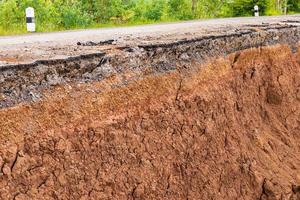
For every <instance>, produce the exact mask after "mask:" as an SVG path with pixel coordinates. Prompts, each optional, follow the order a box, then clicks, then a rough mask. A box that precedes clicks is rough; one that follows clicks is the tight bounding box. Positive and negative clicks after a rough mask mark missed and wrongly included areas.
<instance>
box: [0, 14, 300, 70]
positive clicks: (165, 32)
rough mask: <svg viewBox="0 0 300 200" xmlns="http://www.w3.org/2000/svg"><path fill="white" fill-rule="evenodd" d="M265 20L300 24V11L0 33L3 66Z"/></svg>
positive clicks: (238, 27)
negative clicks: (147, 23) (94, 43)
mask: <svg viewBox="0 0 300 200" xmlns="http://www.w3.org/2000/svg"><path fill="white" fill-rule="evenodd" d="M264 23H265V24H293V25H297V26H300V15H289V16H272V17H242V18H224V19H210V20H195V21H186V22H179V23H164V24H154V25H143V26H134V27H119V28H102V29H88V30H76V31H64V32H52V33H33V34H25V35H17V36H5V37H0V66H3V65H10V64H20V63H30V62H34V61H35V60H40V59H58V58H66V57H70V56H74V55H81V54H88V53H95V52H100V51H103V50H104V51H105V50H106V49H108V48H114V47H116V46H124V45H126V46H128V45H129V46H135V45H137V44H149V43H160V42H162V43H165V42H172V41H176V40H179V39H186V38H195V37H201V36H204V35H218V34H227V33H231V32H235V31H236V30H243V29H249V27H256V26H255V25H263V24H264ZM108 39H114V40H115V42H114V44H113V47H111V46H109V45H104V46H78V45H77V42H87V41H93V42H100V41H104V40H108Z"/></svg>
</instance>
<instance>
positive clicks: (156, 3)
mask: <svg viewBox="0 0 300 200" xmlns="http://www.w3.org/2000/svg"><path fill="white" fill-rule="evenodd" d="M255 4H257V5H259V7H260V13H261V15H279V14H293V13H300V0H0V35H9V34H19V33H24V32H26V24H25V23H26V22H25V8H26V7H29V6H31V7H33V8H34V9H35V11H36V19H35V20H36V24H37V31H39V32H47V31H57V30H69V29H81V28H96V27H107V26H128V25H137V24H148V23H156V22H170V21H180V20H192V19H206V18H216V17H236V16H251V15H253V6H254V5H255Z"/></svg>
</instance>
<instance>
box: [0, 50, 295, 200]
mask: <svg viewBox="0 0 300 200" xmlns="http://www.w3.org/2000/svg"><path fill="white" fill-rule="evenodd" d="M194 68H195V70H194V71H193V72H190V73H183V72H182V73H179V72H177V71H170V72H168V73H164V74H157V75H150V76H146V77H144V78H143V79H140V80H135V81H131V82H129V83H128V84H127V85H125V86H122V87H115V88H111V87H110V83H111V82H113V81H114V79H113V77H112V78H111V79H107V80H105V81H101V82H97V81H95V82H91V83H86V84H77V83H74V84H65V85H57V86H55V87H52V88H50V89H48V91H46V92H45V94H44V98H43V99H42V100H41V101H38V102H35V103H34V102H33V103H30V104H29V103H28V104H25V103H24V104H19V105H16V106H14V107H8V108H3V109H1V110H0V131H1V135H0V139H1V140H0V171H1V174H0V198H1V199H261V200H267V199H294V200H296V199H300V189H299V188H300V156H299V155H300V146H299V144H300V139H299V138H300V137H299V134H300V98H299V91H300V54H299V53H298V54H293V53H292V52H291V50H290V48H289V47H287V46H276V47H265V48H253V49H248V50H243V51H241V52H238V53H233V54H231V55H229V56H227V57H226V58H218V59H214V60H211V61H209V62H207V63H206V64H203V65H196V64H195V66H194Z"/></svg>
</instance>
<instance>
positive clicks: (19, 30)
mask: <svg viewBox="0 0 300 200" xmlns="http://www.w3.org/2000/svg"><path fill="white" fill-rule="evenodd" d="M176 21H179V20H174V19H165V20H160V21H150V20H147V21H134V22H126V23H106V24H91V25H90V26H87V27H72V28H70V29H66V28H63V27H57V26H53V25H41V24H37V25H36V32H37V33H45V32H57V31H67V30H84V29H98V28H114V27H130V26H138V25H147V24H159V23H167V22H176ZM26 33H27V30H26V25H22V26H21V25H20V26H15V27H10V28H8V29H4V28H2V27H0V36H8V35H21V34H26Z"/></svg>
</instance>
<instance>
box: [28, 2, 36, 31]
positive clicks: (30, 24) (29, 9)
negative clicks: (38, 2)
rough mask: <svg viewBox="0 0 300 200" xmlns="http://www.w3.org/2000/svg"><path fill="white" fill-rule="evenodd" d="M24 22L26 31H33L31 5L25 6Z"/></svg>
mask: <svg viewBox="0 0 300 200" xmlns="http://www.w3.org/2000/svg"><path fill="white" fill-rule="evenodd" d="M26 24H27V31H28V32H35V22H34V9H33V8H31V7H28V8H26Z"/></svg>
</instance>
